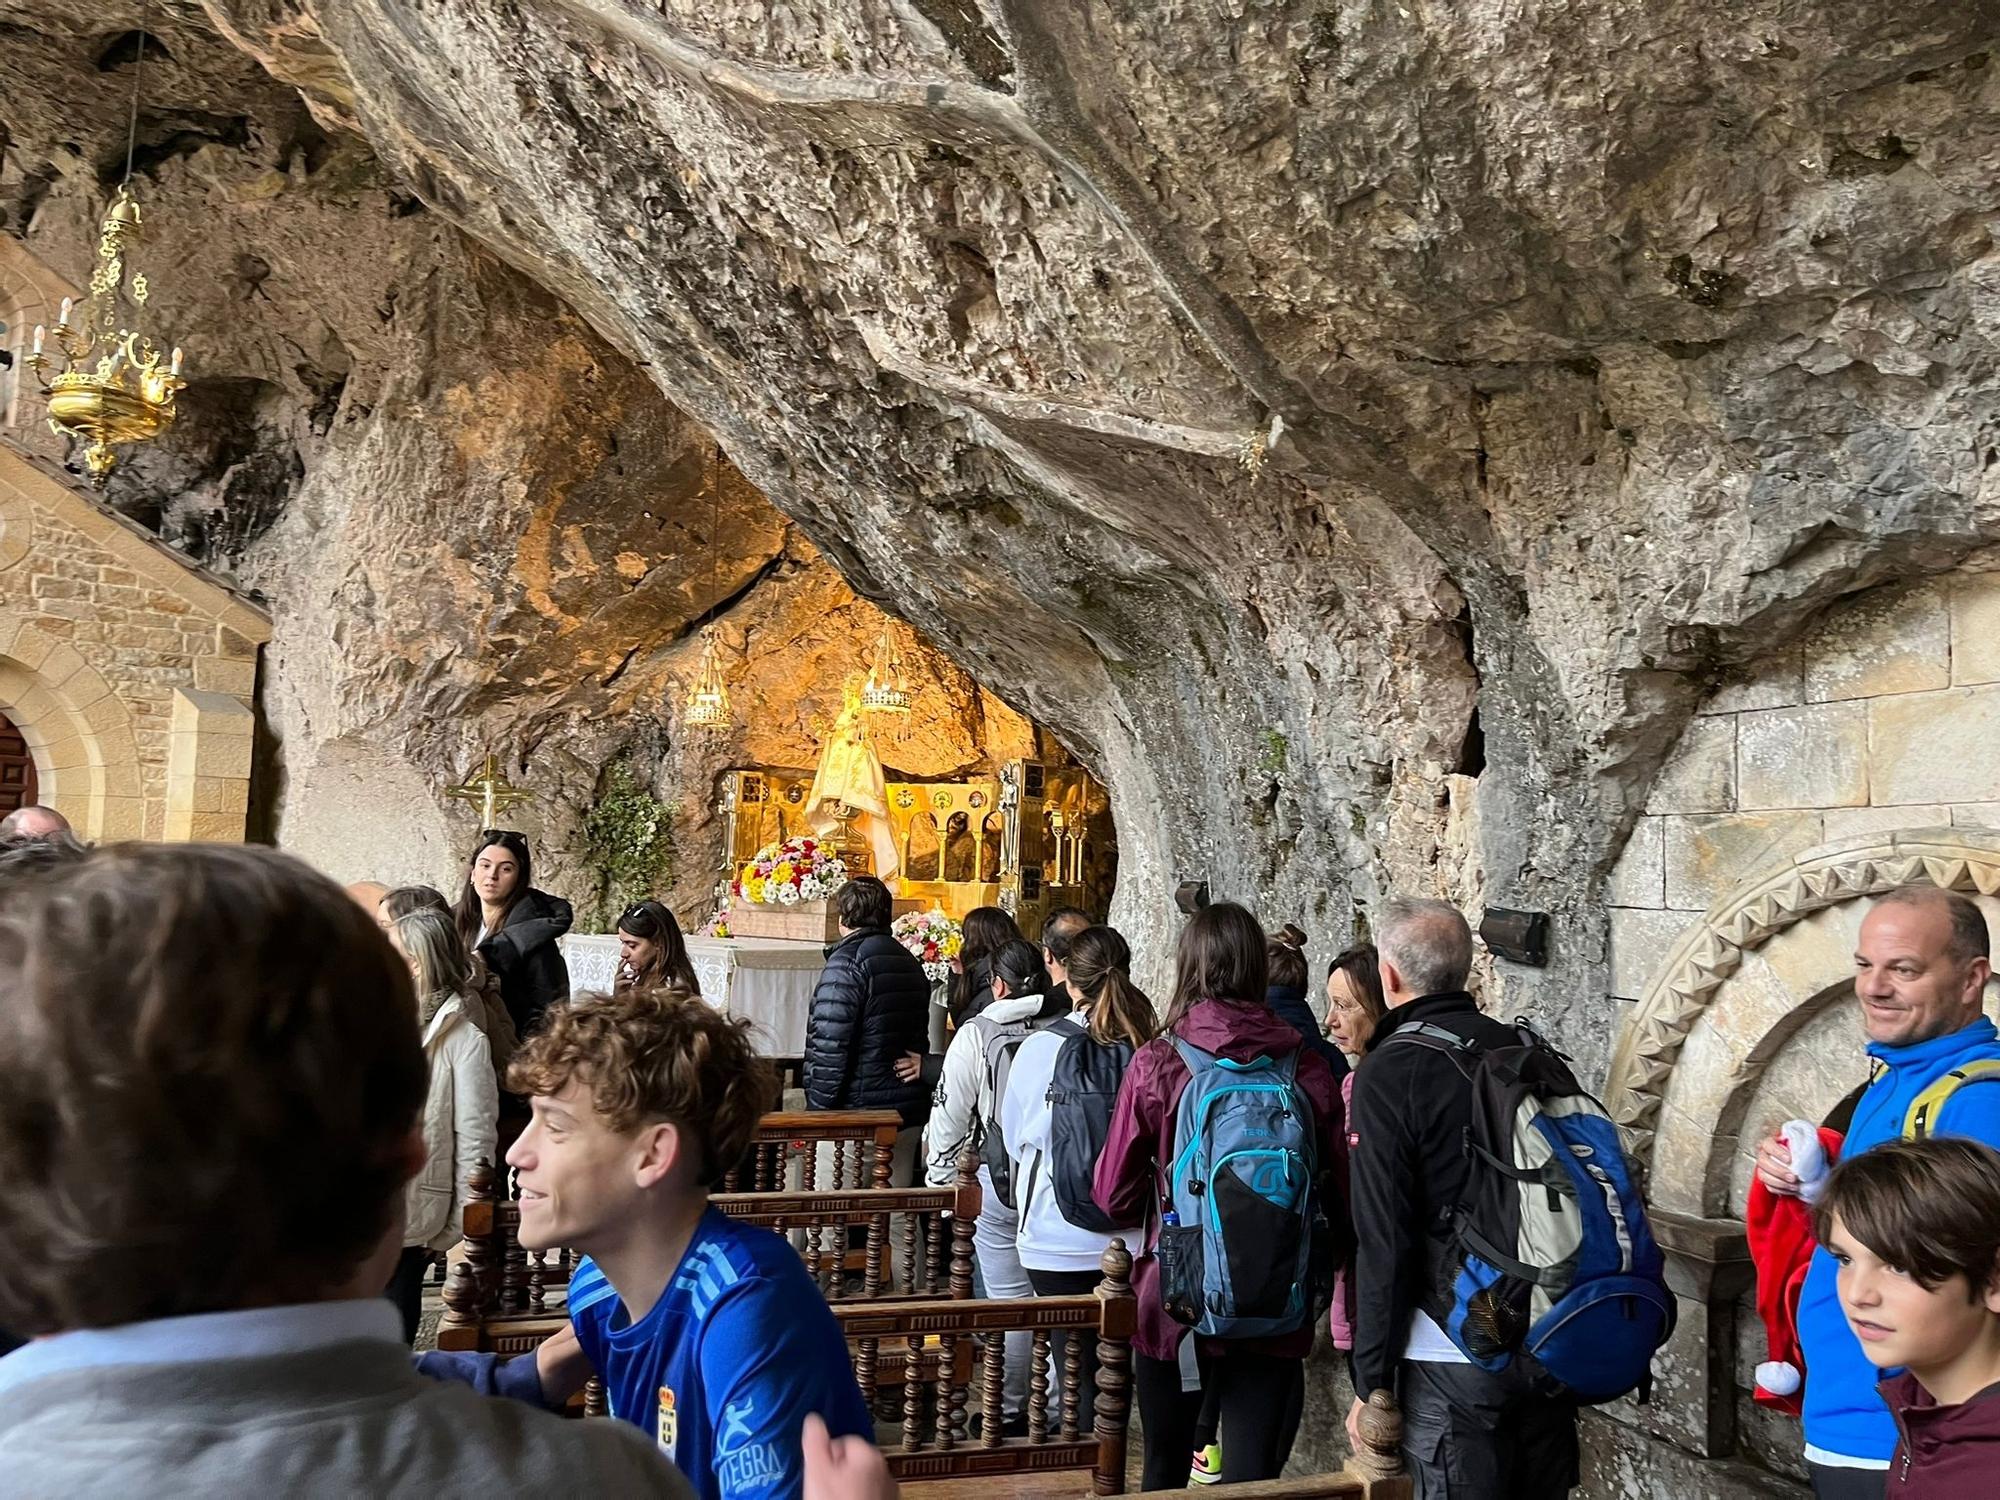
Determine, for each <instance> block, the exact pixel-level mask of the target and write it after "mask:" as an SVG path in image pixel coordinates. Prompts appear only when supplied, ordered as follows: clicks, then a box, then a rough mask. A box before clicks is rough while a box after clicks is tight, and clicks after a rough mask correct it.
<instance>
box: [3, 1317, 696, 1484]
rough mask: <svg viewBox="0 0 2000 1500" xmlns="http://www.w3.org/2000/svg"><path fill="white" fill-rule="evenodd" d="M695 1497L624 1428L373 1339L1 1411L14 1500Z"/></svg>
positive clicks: (56, 1395) (121, 1380) (43, 1384)
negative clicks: (445, 1375) (549, 1407)
mask: <svg viewBox="0 0 2000 1500" xmlns="http://www.w3.org/2000/svg"><path fill="white" fill-rule="evenodd" d="M693 1493H694V1492H693V1490H692V1489H691V1488H690V1487H689V1485H688V1482H687V1481H686V1480H685V1479H683V1478H682V1477H681V1476H680V1474H679V1473H678V1472H677V1471H676V1470H675V1469H674V1468H673V1467H672V1466H671V1465H670V1464H668V1463H667V1462H666V1460H665V1459H664V1458H663V1457H661V1456H660V1455H659V1454H658V1453H657V1452H655V1451H654V1448H653V1445H652V1444H651V1443H650V1442H648V1441H647V1439H646V1437H645V1435H644V1434H643V1433H641V1432H640V1431H639V1430H638V1429H637V1428H634V1427H632V1426H630V1425H628V1424H627V1423H624V1422H613V1421H588V1422H577V1421H570V1420H566V1419H564V1418H562V1417H559V1416H555V1415H553V1414H552V1413H549V1412H544V1411H536V1410H535V1409H534V1408H532V1407H529V1406H524V1405H522V1404H521V1403H519V1402H516V1401H507V1400H503V1399H500V1398H497V1397H490V1396H482V1395H480V1394H479V1393H478V1392H476V1391H474V1390H473V1389H472V1388H471V1387H469V1386H466V1385H461V1384H457V1383H455V1382H441V1381H436V1380H431V1379H429V1378H427V1377H425V1376H423V1375H419V1374H418V1373H417V1372H416V1371H415V1370H413V1369H412V1368H411V1367H410V1361H409V1355H408V1353H407V1352H406V1351H405V1350H403V1349H401V1348H399V1347H397V1346H396V1345H393V1344H387V1343H383V1342H380V1341H356V1342H351V1343H343V1344H335V1345H332V1346H330V1347H327V1348H324V1349H319V1350H315V1351H313V1352H312V1353H311V1354H310V1355H286V1356H278V1357H272V1358H258V1359H240V1360H205V1361H200V1362H189V1363H183V1364H154V1365H106V1366H97V1367H93V1368H88V1369H79V1370H67V1371H63V1372H61V1373H56V1374H50V1375H47V1376H45V1377H43V1378H42V1379H39V1380H33V1381H29V1382H27V1383H26V1384H23V1385H20V1386H17V1387H15V1388H14V1389H12V1390H10V1391H9V1392H8V1393H7V1397H6V1400H5V1401H0V1494H4V1495H6V1496H7V1500H98V1497H103V1500H134V1497H139V1496H145V1497H152V1496H161V1497H170V1496H182V1495H188V1496H199V1497H202V1500H225V1497H232V1496H239V1495H241V1496H257V1497H263V1496H275V1497H283V1500H298V1497H319V1496H325V1497H328V1500H332V1497H335V1496H338V1497H340V1500H350V1497H356V1496H366V1497H376V1496H403V1495H408V1496H417V1497H425V1500H429V1497H433V1496H435V1497H438V1500H446V1497H452V1496H465V1497H467V1500H472V1497H478V1500H488V1497H490V1496H493V1495H522V1496H537V1495H562V1496H568V1495H576V1496H586V1495H590V1496H595V1495H606V1496H617V1497H620V1500H623V1497H625V1496H661V1497H665V1500H692V1497H693Z"/></svg>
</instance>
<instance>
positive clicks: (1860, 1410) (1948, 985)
mask: <svg viewBox="0 0 2000 1500" xmlns="http://www.w3.org/2000/svg"><path fill="white" fill-rule="evenodd" d="M1992 973H1993V965H1992V962H1991V959H1990V945H1989V942H1988V938H1987V932H1986V918H1985V916H1984V915H1983V914H1982V913H1981V912H1980V910H1979V907H1978V905H1977V904H1976V903H1974V902H1973V901H1971V900H1970V899H1968V898H1967V897H1965V896H1962V895H1960V894H1959V893H1958V892H1956V891H1946V890H1940V889H1938V887H1936V886H1933V885H1906V886H1902V887H1900V888H1898V889H1896V890H1892V891H1889V892H1886V893H1885V894H1884V895H1882V896H1881V897H1879V898H1878V899H1877V900H1876V902H1875V905H1874V907H1873V908H1872V909H1871V910H1870V911H1869V913H1868V915H1867V916H1865V917H1864V918H1862V920H1861V930H1860V932H1859V934H1858V935H1857V937H1856V940H1855V945H1854V997H1855V999H1856V1000H1857V1001H1859V1002H1860V1008H1861V1026H1862V1030H1863V1032H1864V1033H1865V1034H1866V1036H1867V1038H1868V1057H1869V1070H1870V1072H1869V1083H1868V1085H1867V1087H1866V1088H1865V1089H1863V1090H1862V1091H1861V1093H1860V1095H1859V1097H1858V1098H1857V1099H1856V1101H1855V1104H1854V1112H1853V1115H1852V1117H1851V1118H1850V1119H1849V1121H1848V1124H1847V1130H1846V1136H1845V1139H1844V1140H1843V1141H1842V1143H1841V1148H1840V1154H1841V1155H1842V1156H1848V1157H1851V1156H1854V1155H1856V1154H1857V1153H1859V1152H1862V1151H1866V1150H1868V1149H1869V1148H1870V1147H1872V1146H1878V1145H1880V1144H1882V1143H1883V1142H1884V1141H1893V1140H1896V1139H1898V1138H1899V1137H1906V1136H1918V1135H1962V1136H1970V1137H1971V1138H1972V1139H1974V1140H1978V1141H1984V1142H1985V1143H1986V1144H1987V1145H1989V1146H1995V1147H2000V1033H1996V1032H1995V1030H1994V1026H1993V1023H1992V1022H1991V1021H1990V1020H1988V1019H1987V1018H1986V1016H1985V1014H1984V1013H1983V1012H1984V1005H1985V997H1986V985H1987V981H1988V980H1989V979H1990V978H1991V977H1992ZM1794 1165H1798V1166H1800V1167H1801V1168H1803V1166H1804V1164H1803V1163H1798V1164H1795V1163H1794V1162H1793V1161H1792V1159H1791V1152H1790V1150H1789V1149H1788V1148H1787V1147H1786V1145H1785V1143H1784V1142H1783V1141H1782V1140H1781V1139H1780V1138H1778V1137H1776V1136H1773V1137H1772V1138H1770V1139H1768V1140H1766V1141H1764V1142H1763V1143H1762V1144H1761V1145H1759V1146H1758V1148H1757V1175H1758V1177H1760V1178H1761V1179H1762V1180H1763V1183H1764V1186H1765V1187H1766V1188H1768V1189H1770V1191H1772V1192H1774V1193H1778V1194H1781V1195H1786V1196H1794V1197H1796V1196H1801V1195H1802V1191H1803V1184H1802V1183H1801V1181H1800V1173H1799V1172H1797V1171H1794V1170H1793V1167H1794ZM1838 1275H1839V1267H1838V1266H1837V1265H1836V1264H1835V1263H1834V1260H1833V1256H1832V1255H1831V1253H1830V1252H1828V1251H1827V1249H1826V1248H1825V1247H1824V1246H1821V1247H1820V1248H1819V1249H1817V1250H1815V1251H1814V1252H1813V1257H1812V1263H1811V1265H1810V1266H1809V1267H1808V1268H1807V1271H1806V1279H1805V1286H1804V1288H1803V1289H1802V1290H1801V1292H1800V1294H1799V1312H1798V1325H1799V1345H1800V1347H1801V1348H1802V1349H1803V1350H1804V1352H1805V1374H1806V1383H1805V1397H1804V1404H1805V1412H1804V1419H1805V1420H1804V1426H1805V1444H1806V1455H1805V1456H1806V1467H1807V1469H1808V1470H1809V1471H1810V1473H1811V1475H1812V1484H1813V1493H1814V1494H1815V1495H1817V1496H1818V1497H1819V1500H1850V1497H1859V1496H1862V1495H1869V1496H1879V1495H1880V1494H1881V1493H1882V1486H1883V1474H1884V1471H1885V1470H1886V1469H1887V1468H1888V1467H1889V1461H1890V1459H1891V1457H1892V1456H1893V1455H1894V1453H1895V1451H1896V1439H1897V1433H1896V1422H1895V1419H1894V1418H1893V1417H1891V1416H1890V1415H1889V1409H1888V1408H1887V1407H1886V1406H1884V1405H1883V1404H1882V1401H1881V1398H1880V1397H1879V1396H1878V1395H1877V1394H1876V1389H1875V1382H1876V1380H1877V1379H1878V1372H1877V1371H1876V1369H1875V1366H1874V1363H1873V1362H1872V1361H1871V1360H1870V1359H1869V1358H1868V1356H1867V1355H1866V1354H1864V1353H1863V1352H1862V1349H1861V1343H1860V1341H1859V1339H1858V1338H1857V1337H1856V1335H1855V1331H1854V1327H1853V1325H1852V1324H1851V1323H1849V1321H1848V1319H1847V1316H1846V1314H1845V1313H1844V1312H1843V1311H1842V1310H1841V1303H1840V1293H1839V1287H1838V1285H1837V1281H1836V1278H1837V1277H1838Z"/></svg>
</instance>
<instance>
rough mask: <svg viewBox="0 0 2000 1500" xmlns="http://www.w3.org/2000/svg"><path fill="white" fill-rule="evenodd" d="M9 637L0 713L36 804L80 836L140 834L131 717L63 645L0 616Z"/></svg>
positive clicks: (1, 661) (1, 668) (141, 806)
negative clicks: (29, 772) (27, 759)
mask: <svg viewBox="0 0 2000 1500" xmlns="http://www.w3.org/2000/svg"><path fill="white" fill-rule="evenodd" d="M0 633H4V634H5V635H7V636H9V637H11V642H12V643H11V644H10V645H9V646H8V647H7V653H8V654H6V655H4V656H0V709H4V711H5V712H6V715H7V717H8V718H9V719H10V720H12V721H13V724H14V727H15V728H16V729H18V730H19V731H20V732H21V737H22V738H23V739H24V740H26V741H27V742H28V750H29V752H30V753H31V754H32V755H33V756H34V757H35V775H36V779H37V780H38V782H39V783H40V796H41V799H42V801H43V802H45V803H46V804H48V805H49V806H51V807H53V808H55V809H56V810H57V811H58V812H60V813H62V814H63V815H64V816H65V817H67V818H68V819H69V820H70V822H71V823H72V824H74V825H75V827H76V829H77V831H78V832H79V833H80V834H82V835H83V837H85V838H87V839H92V840H97V839H125V838H137V837H139V835H140V834H141V833H143V832H144V824H145V803H144V798H143V789H142V787H141V786H140V782H139V746H138V742H137V740H136V739H135V738H134V736H133V732H132V715H131V712H130V710H128V709H127V708H126V706H125V704H124V702H123V701H122V700H121V699H120V698H119V697H118V695H117V694H116V693H114V692H113V691H112V689H111V685H110V683H108V682H107V681H105V679H104V676H103V674H102V673H100V672H99V671H98V670H97V669H96V668H95V667H93V666H91V665H90V663H89V662H87V661H85V660H84V659H83V657H82V656H81V655H80V654H78V652H77V651H76V649H75V648H74V647H73V646H71V645H70V644H69V643H68V642H66V641H61V640H58V639H56V638H55V637H54V636H51V635H48V634H47V633H46V632H44V631H42V630H41V629H39V628H38V627H37V626H36V625H35V623H34V622H33V621H32V620H20V621H13V620H9V619H8V617H7V616H6V615H5V613H3V612H0Z"/></svg>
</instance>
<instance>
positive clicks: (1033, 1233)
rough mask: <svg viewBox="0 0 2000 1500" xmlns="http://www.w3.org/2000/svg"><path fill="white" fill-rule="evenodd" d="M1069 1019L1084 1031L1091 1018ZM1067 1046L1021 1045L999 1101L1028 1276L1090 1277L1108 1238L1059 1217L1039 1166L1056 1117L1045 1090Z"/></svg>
mask: <svg viewBox="0 0 2000 1500" xmlns="http://www.w3.org/2000/svg"><path fill="white" fill-rule="evenodd" d="M1069 1019H1070V1020H1072V1021H1074V1022H1076V1024H1077V1025H1079V1026H1088V1025H1089V1024H1090V1013H1089V1012H1088V1011H1085V1010H1075V1011H1071V1012H1070V1016H1069ZM1068 1040H1069V1038H1068V1037H1067V1036H1060V1035H1056V1034H1054V1033H1051V1032H1047V1031H1038V1032H1036V1033H1035V1034H1034V1035H1033V1036H1031V1037H1029V1038H1028V1039H1027V1040H1026V1041H1025V1042H1023V1043H1021V1050H1020V1051H1018V1052H1016V1053H1015V1054H1014V1066H1013V1067H1012V1069H1010V1070H1009V1071H1008V1074H1007V1097H1006V1098H1005V1099H1002V1100H1001V1101H1000V1133H1001V1134H1002V1135H1004V1136H1006V1137H1007V1155H1008V1156H1009V1157H1011V1158H1012V1159H1013V1163H1014V1192H1015V1194H1016V1196H1015V1200H1014V1201H1015V1202H1016V1203H1017V1204H1018V1205H1019V1206H1020V1216H1021V1217H1020V1227H1019V1228H1018V1229H1016V1230H1015V1232H1014V1247H1015V1249H1016V1250H1017V1251H1019V1252H1020V1256H1021V1264H1022V1265H1023V1266H1025V1267H1027V1268H1028V1269H1029V1270H1031V1271H1095V1270H1096V1269H1097V1268H1098V1264H1099V1262H1100V1261H1101V1260H1102V1259H1103V1256H1104V1252H1105V1251H1106V1250H1107V1249H1109V1248H1110V1245H1111V1236H1110V1235H1108V1234H1098V1233H1095V1232H1094V1231H1092V1230H1089V1229H1079V1228H1077V1227H1076V1225H1074V1224H1072V1223H1070V1221H1069V1220H1068V1219H1066V1218H1064V1217H1063V1212H1062V1205H1061V1204H1060V1203H1059V1202H1057V1200H1056V1194H1055V1188H1054V1186H1053V1185H1052V1184H1051V1183H1050V1181H1049V1164H1048V1163H1047V1162H1046V1161H1045V1160H1043V1158H1044V1157H1045V1156H1046V1155H1047V1154H1048V1150H1049V1123H1050V1120H1051V1119H1052V1117H1053V1116H1054V1114H1055V1110H1054V1107H1053V1106H1052V1105H1051V1104H1050V1103H1049V1084H1050V1083H1051V1081H1053V1079H1054V1078H1055V1072H1056V1055H1057V1054H1058V1053H1060V1052H1061V1051H1062V1048H1063V1043H1065V1042H1067V1041H1068Z"/></svg>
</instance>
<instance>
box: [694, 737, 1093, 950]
mask: <svg viewBox="0 0 2000 1500" xmlns="http://www.w3.org/2000/svg"><path fill="white" fill-rule="evenodd" d="M812 780H813V776H812V772H811V771H806V770H798V769H793V768H786V767H771V766H754V767H739V768H737V769H735V770H731V771H726V772H724V773H723V777H722V797H721V801H720V803H719V804H718V811H720V812H721V814H722V816H723V830H724V831H723V842H724V847H725V849H726V851H727V853H728V860H727V865H728V870H729V872H731V874H732V875H733V872H734V871H735V870H737V869H740V868H741V867H742V866H743V865H744V864H746V863H748V862H749V861H750V860H751V859H753V858H755V857H756V854H757V851H758V850H759V849H761V848H763V847H764V846H765V845H767V844H771V843H775V842H778V841H779V840H782V839H787V838H793V837H797V836H800V835H804V834H809V833H810V832H811V829H810V828H809V827H808V825H807V821H806V799H807V793H808V791H809V789H810V788H811V786H812ZM888 794H889V821H890V825H891V827H892V829H893V830H894V834H895V839H896V848H897V852H898V854H899V855H900V857H901V859H902V863H903V877H902V879H901V881H900V882H899V883H898V887H897V896H898V897H899V898H900V900H901V901H908V902H913V903H916V904H917V905H918V906H919V907H921V908H922V909H926V910H927V909H929V908H931V907H938V908H940V909H942V910H943V911H945V912H946V913H947V914H949V915H951V916H954V917H963V916H964V915H965V914H966V913H967V912H969V911H971V910H972V909H973V908H974V907H975V906H998V907H1001V908H1003V909H1005V910H1007V911H1010V912H1012V913H1013V914H1014V916H1015V919H1016V920H1017V921H1019V922H1020V923H1021V924H1022V928H1023V930H1024V931H1033V930H1034V928H1035V926H1036V925H1038V924H1039V921H1040V919H1041V917H1042V915H1043V914H1044V913H1046V912H1047V911H1049V910H1050V909H1052V908H1053V907H1056V906H1062V905H1075V906H1081V907H1083V908H1084V909H1085V910H1089V911H1095V912H1097V913H1099V914H1100V915H1101V914H1102V912H1103V910H1104V908H1105V907H1106V905H1107V904H1108V901H1109V897H1110V892H1109V889H1108V884H1107V887H1106V888H1105V889H1103V890H1093V888H1092V886H1091V884H1090V876H1091V874H1092V872H1093V870H1094V869H1095V868H1096V867H1097V866H1098V865H1100V864H1103V863H1105V862H1106V861H1108V859H1109V858H1110V857H1112V854H1111V841H1110V839H1109V836H1108V833H1109V829H1108V823H1109V815H1108V812H1107V810H1106V809H1107V808H1108V801H1109V799H1108V797H1107V796H1106V794H1105V791H1104V788H1103V787H1102V786H1101V785H1099V784H1098V783H1097V781H1096V780H1095V779H1093V778H1092V777H1091V776H1090V774H1089V773H1088V772H1086V771H1084V770H1082V769H1081V768H1080V767H1075V766H1062V767H1056V768H1050V767H1047V766H1045V765H1043V763H1042V762H1040V761H1033V760H1012V761H1009V762H1007V764H1006V766H1005V767H1004V768H1003V770H1002V771H1001V773H1000V775H999V776H995V777H983V778H978V779H975V780H969V781H891V782H889V783H888ZM843 858H845V859H846V860H847V861H848V867H849V869H850V871H851V872H853V873H856V874H862V873H867V872H868V869H869V866H870V863H871V862H870V859H869V856H868V852H867V850H866V849H865V848H858V847H857V848H850V849H848V850H845V851H844V852H843Z"/></svg>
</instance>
